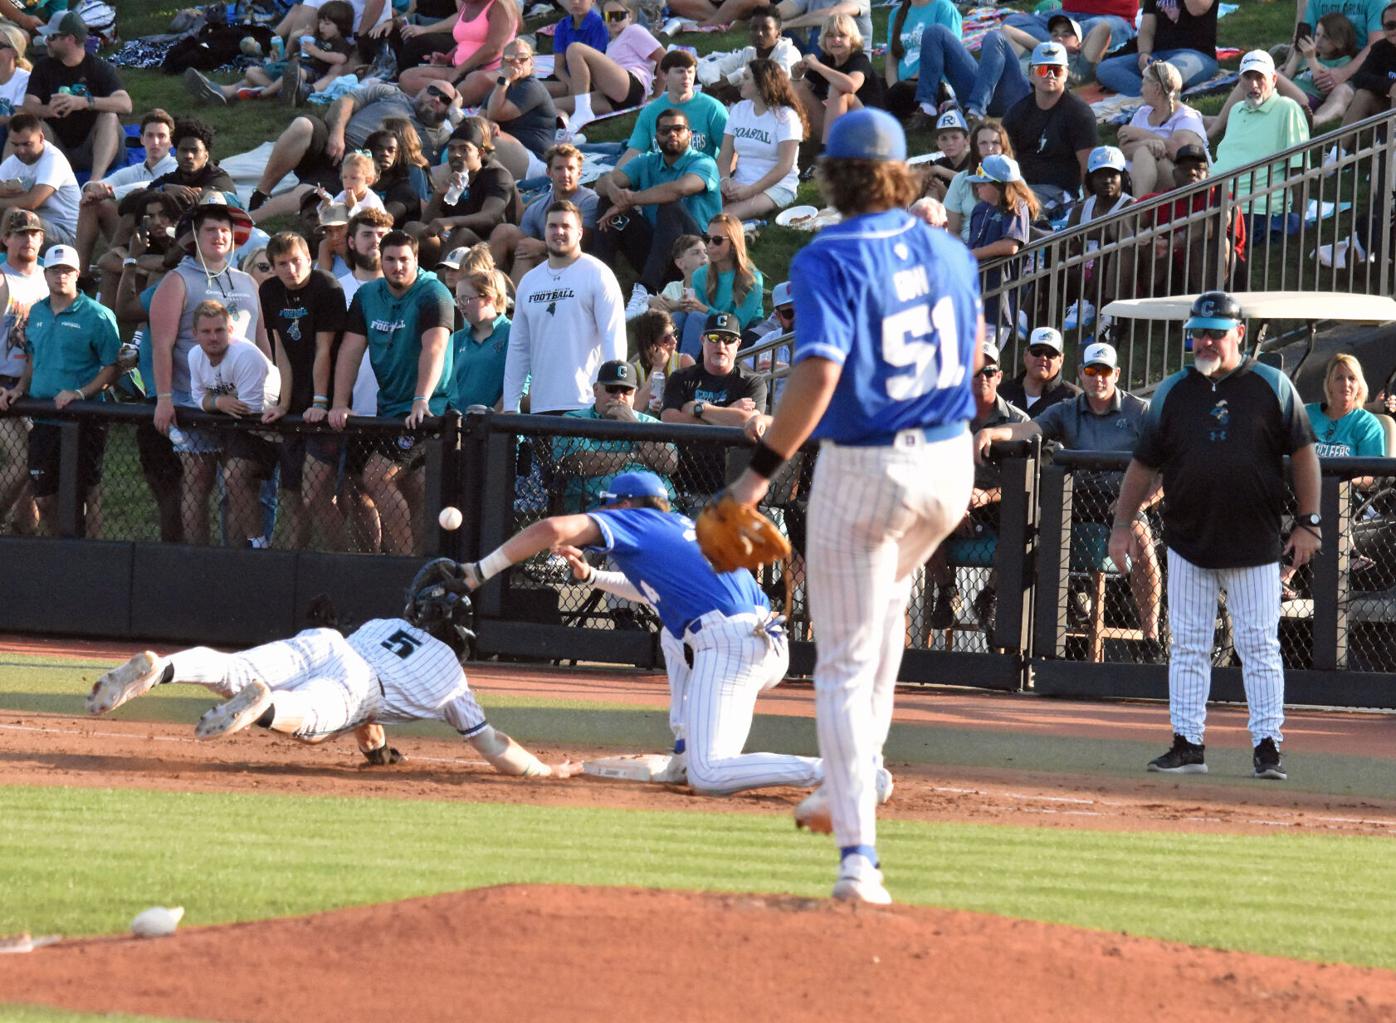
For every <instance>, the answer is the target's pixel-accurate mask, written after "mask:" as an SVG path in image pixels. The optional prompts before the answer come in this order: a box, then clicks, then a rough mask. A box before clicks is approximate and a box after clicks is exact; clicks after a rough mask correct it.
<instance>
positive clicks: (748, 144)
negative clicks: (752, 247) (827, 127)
mask: <svg viewBox="0 0 1396 1023" xmlns="http://www.w3.org/2000/svg"><path fill="white" fill-rule="evenodd" d="M741 96H742V99H741V102H740V103H738V104H737V105H736V106H734V107H733V108H732V110H731V112H730V113H729V114H728V116H727V128H726V131H725V132H724V134H723V136H722V149H721V151H720V152H719V153H718V156H717V169H718V174H719V175H720V176H721V178H722V185H721V187H722V204H723V210H724V211H725V212H727V213H730V214H731V215H732V216H734V217H736V218H737V219H738V220H739V221H740V220H750V219H752V218H753V217H762V216H765V215H766V214H768V213H771V212H772V211H774V210H779V209H784V208H785V207H786V206H789V205H790V204H791V203H792V202H794V201H795V191H796V189H798V188H799V187H800V170H799V168H798V167H797V166H796V165H795V161H796V158H797V157H798V156H799V153H800V143H801V141H803V140H804V138H805V136H806V135H808V134H809V124H808V123H807V121H806V119H805V113H804V110H803V108H802V107H801V104H800V101H799V100H798V99H797V98H796V97H795V91H794V89H792V88H791V86H790V79H789V78H787V77H786V76H785V72H784V71H782V70H781V69H780V65H779V64H776V63H775V62H774V61H770V60H762V59H761V58H759V57H758V58H757V59H755V60H753V61H752V62H751V63H750V64H749V65H748V66H747V70H746V72H745V73H744V75H743V77H742V79H741Z"/></svg>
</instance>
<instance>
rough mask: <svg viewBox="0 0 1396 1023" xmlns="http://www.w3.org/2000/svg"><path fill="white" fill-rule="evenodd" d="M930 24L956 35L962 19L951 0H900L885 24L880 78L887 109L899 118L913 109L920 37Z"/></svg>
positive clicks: (907, 115) (919, 64)
mask: <svg viewBox="0 0 1396 1023" xmlns="http://www.w3.org/2000/svg"><path fill="white" fill-rule="evenodd" d="M933 25H940V26H942V27H944V28H945V29H946V31H948V32H949V33H950V34H951V35H953V36H955V37H956V38H959V36H960V33H961V32H962V30H963V28H964V18H963V17H962V16H961V15H960V9H959V8H958V7H956V6H955V5H954V4H953V3H951V2H950V0H901V2H900V3H898V4H897V10H896V12H895V13H893V15H892V17H891V19H890V20H889V21H888V23H887V52H886V53H885V54H884V55H883V58H882V77H883V80H884V81H885V82H886V83H887V109H888V110H889V111H891V113H892V114H893V115H894V116H895V117H896V118H897V119H898V120H902V119H905V118H906V117H909V116H910V115H911V114H912V112H913V111H914V109H915V105H916V104H915V96H916V87H917V85H918V84H919V78H920V74H921V37H922V35H923V34H924V33H925V32H926V30H927V29H929V28H930V27H931V26H933Z"/></svg>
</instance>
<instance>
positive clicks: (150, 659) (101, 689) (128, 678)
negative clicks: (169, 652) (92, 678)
mask: <svg viewBox="0 0 1396 1023" xmlns="http://www.w3.org/2000/svg"><path fill="white" fill-rule="evenodd" d="M164 670H165V665H164V664H163V663H161V661H160V658H159V657H157V656H156V654H155V651H153V650H142V651H141V652H140V653H138V654H136V656H134V657H132V658H131V659H130V660H129V661H127V662H126V663H125V664H123V665H121V667H119V668H113V669H112V670H111V671H109V672H107V673H106V674H105V675H103V676H102V677H101V678H99V679H98V680H97V682H96V684H95V685H93V687H92V692H90V693H88V694H87V701H86V703H87V713H89V714H105V713H107V712H108V711H112V710H116V708H117V707H120V706H121V705H122V704H123V703H125V702H126V701H127V700H134V699H135V698H136V697H137V696H144V695H145V694H146V693H148V692H150V691H151V689H153V688H155V683H156V682H159V681H160V673H161V672H163V671H164Z"/></svg>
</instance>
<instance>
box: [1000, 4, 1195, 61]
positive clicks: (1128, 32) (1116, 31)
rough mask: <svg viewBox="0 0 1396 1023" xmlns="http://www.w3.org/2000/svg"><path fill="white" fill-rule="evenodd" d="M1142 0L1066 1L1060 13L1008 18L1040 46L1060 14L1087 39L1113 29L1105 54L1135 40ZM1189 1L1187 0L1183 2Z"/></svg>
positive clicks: (1013, 25) (1020, 14)
mask: <svg viewBox="0 0 1396 1023" xmlns="http://www.w3.org/2000/svg"><path fill="white" fill-rule="evenodd" d="M1139 2H1140V0H1066V2H1065V3H1063V4H1062V5H1061V7H1060V8H1058V9H1057V10H1051V11H1045V12H1043V13H1042V14H1037V13H1032V14H1027V13H1021V12H1015V13H1012V14H1009V15H1008V17H1007V18H1006V19H1004V24H1005V25H1006V26H1008V27H1010V28H1016V29H1020V30H1022V31H1023V32H1025V33H1027V34H1028V35H1029V36H1031V37H1032V38H1033V39H1036V40H1037V41H1038V42H1039V43H1045V42H1047V40H1048V39H1050V38H1051V32H1052V29H1051V20H1052V19H1053V18H1055V17H1058V15H1059V13H1060V14H1062V15H1066V16H1067V17H1069V18H1072V19H1073V20H1074V21H1076V22H1077V23H1078V24H1079V25H1080V26H1081V28H1082V29H1084V30H1085V32H1086V34H1087V36H1089V35H1090V34H1091V31H1092V30H1093V29H1094V28H1095V26H1096V25H1098V24H1104V25H1107V26H1108V27H1109V29H1110V41H1109V43H1108V45H1107V46H1106V47H1105V52H1107V53H1108V52H1110V51H1112V50H1117V49H1119V48H1120V47H1121V46H1123V45H1125V43H1127V42H1129V41H1130V40H1131V39H1133V38H1134V19H1135V16H1136V15H1138V14H1139ZM1180 2H1185V0H1180Z"/></svg>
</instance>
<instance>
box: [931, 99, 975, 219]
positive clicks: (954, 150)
mask: <svg viewBox="0 0 1396 1023" xmlns="http://www.w3.org/2000/svg"><path fill="white" fill-rule="evenodd" d="M935 126H936V146H937V147H938V148H939V149H940V155H939V156H938V157H936V158H935V159H934V160H932V161H931V163H930V166H929V167H927V169H926V187H925V188H924V189H922V192H921V194H922V195H928V196H930V197H931V198H932V199H937V200H944V199H945V193H946V190H947V189H949V187H950V182H952V181H954V180H955V175H956V174H959V173H960V172H961V171H973V170H974V168H975V167H976V166H978V164H979V158H978V157H976V156H975V155H973V154H972V153H970V151H969V125H967V124H966V123H965V115H964V114H962V113H960V112H959V111H958V110H956V109H954V108H951V109H950V110H947V111H946V112H945V113H943V114H941V115H940V117H938V118H936V122H935ZM971 208H972V207H971Z"/></svg>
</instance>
